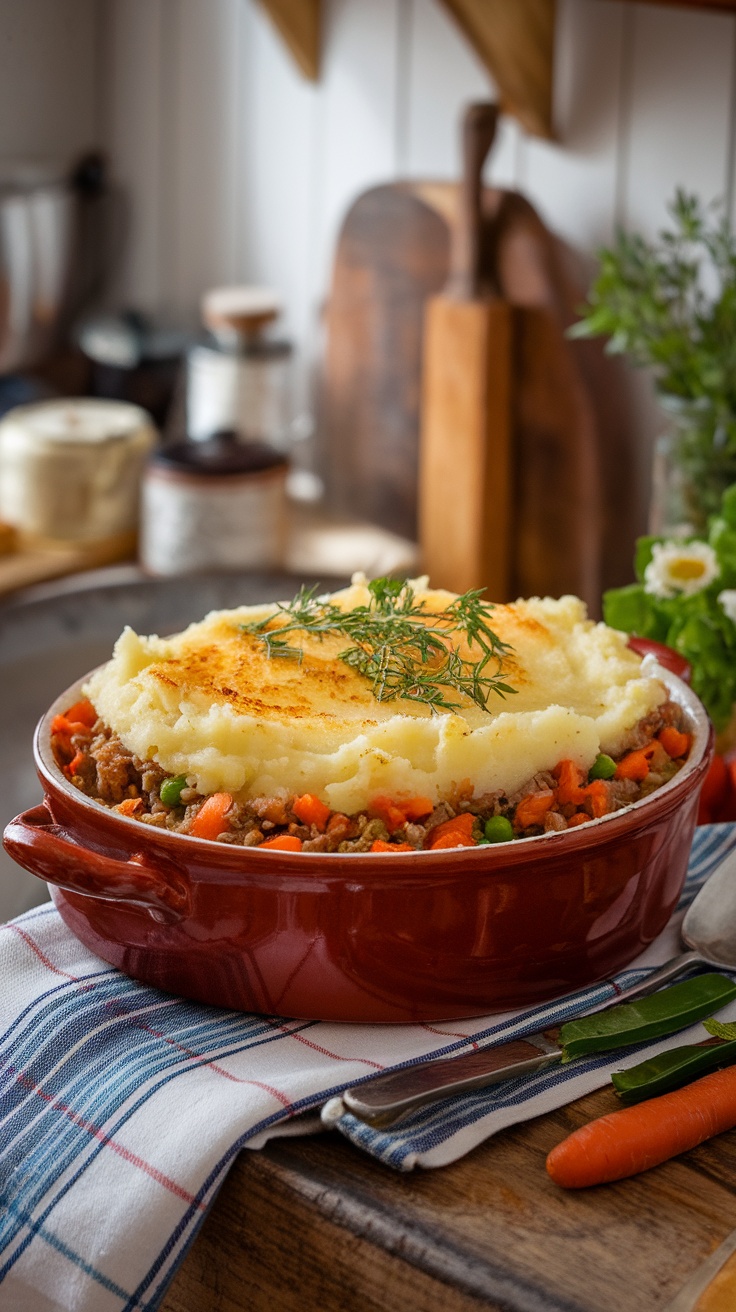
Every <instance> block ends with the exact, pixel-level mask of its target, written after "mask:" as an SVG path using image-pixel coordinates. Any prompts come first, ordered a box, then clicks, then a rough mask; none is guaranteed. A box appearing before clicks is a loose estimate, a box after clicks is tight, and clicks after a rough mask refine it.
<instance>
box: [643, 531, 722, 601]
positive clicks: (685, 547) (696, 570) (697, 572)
mask: <svg viewBox="0 0 736 1312" xmlns="http://www.w3.org/2000/svg"><path fill="white" fill-rule="evenodd" d="M718 574H719V569H718V558H717V556H716V553H715V551H714V550H713V548H712V547H709V546H708V543H707V542H657V543H655V545H654V547H653V550H652V559H651V560H650V562H649V564H648V565H647V567H646V569H645V570H644V591H645V592H649V593H651V595H652V596H653V597H664V598H668V597H679V596H684V597H691V596H692V595H693V593H694V592H702V590H703V588H707V587H708V584H709V583H712V582H713V580H714V579H717V578H718Z"/></svg>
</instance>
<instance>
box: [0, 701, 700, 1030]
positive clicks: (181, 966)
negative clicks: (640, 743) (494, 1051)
mask: <svg viewBox="0 0 736 1312" xmlns="http://www.w3.org/2000/svg"><path fill="white" fill-rule="evenodd" d="M668 682H669V683H670V686H671V691H672V695H673V696H674V697H676V699H677V700H678V701H680V702H681V704H682V705H683V706H684V707H685V709H686V712H687V714H688V716H689V719H690V721H691V725H692V729H693V732H694V734H695V741H694V744H693V748H692V751H691V756H690V759H689V761H688V763H687V764H686V766H685V767H684V768H683V770H682V771H681V773H680V774H679V775H678V776H677V777H676V778H675V779H673V780H671V781H670V783H669V784H666V785H665V786H664V787H663V788H662V789H660V790H659V791H658V792H657V793H655V794H653V795H652V796H651V797H650V798H647V799H646V800H644V801H642V802H638V803H636V804H635V805H634V806H632V807H630V808H628V809H626V810H625V811H620V812H618V813H616V814H615V815H613V816H610V817H606V818H604V819H602V820H597V821H593V822H591V823H590V824H587V825H581V826H579V827H578V828H576V829H573V830H568V831H567V832H566V833H561V834H556V833H552V834H545V835H542V836H540V837H538V838H528V839H521V840H517V841H515V842H512V843H506V844H499V845H497V846H489V847H480V848H455V849H445V850H442V851H438V852H422V853H413V852H410V853H402V854H397V855H392V854H388V855H386V854H380V855H378V854H372V853H361V854H352V855H343V854H338V853H335V854H319V855H318V854H316V853H310V854H307V853H304V854H302V853H291V852H282V851H278V850H265V851H261V850H258V849H253V848H241V847H231V846H229V845H228V844H224V843H215V842H209V841H207V840H204V839H199V838H191V837H188V836H185V835H181V834H174V833H171V832H169V831H166V830H160V829H155V828H153V827H150V826H145V825H142V824H141V823H140V822H138V821H136V820H133V819H130V818H127V817H124V816H121V815H118V814H117V813H115V812H112V811H109V810H107V809H105V808H104V807H102V806H100V805H99V804H98V803H96V802H93V801H91V800H90V799H89V798H86V797H84V796H83V795H82V794H81V793H79V792H78V791H77V790H76V789H75V788H74V787H73V786H72V785H71V784H69V783H68V781H67V780H66V779H65V778H64V776H63V775H62V773H61V772H60V771H59V769H58V768H57V766H56V764H55V763H54V761H53V757H52V754H51V749H50V744H49V736H50V735H49V726H50V721H51V718H52V717H53V715H54V714H55V713H56V712H57V711H58V710H59V709H61V708H62V707H64V706H68V705H69V704H70V702H72V701H73V700H75V699H76V697H77V696H78V687H79V685H77V686H75V688H74V689H71V690H70V691H69V692H68V693H66V694H64V696H63V697H61V698H59V699H58V701H57V702H56V703H55V704H54V706H53V707H52V708H51V710H50V711H49V713H48V715H46V716H45V717H44V719H43V720H42V721H41V724H40V725H39V727H38V730H37V734H36V743H35V750H36V761H37V766H38V771H39V775H40V778H41V782H42V784H43V786H44V790H45V794H46V797H45V803H44V805H42V806H39V807H36V808H34V809H33V810H32V811H28V812H26V813H25V814H24V815H23V816H19V817H18V818H17V819H16V820H14V821H13V822H12V823H11V824H10V825H9V826H8V828H7V829H6V831H5V836H4V843H5V847H6V849H7V850H8V851H9V852H10V854H11V855H12V856H13V857H14V858H15V859H16V860H17V861H18V862H19V863H20V864H21V865H23V866H25V868H26V869H28V870H31V871H32V872H33V873H34V874H37V875H39V876H40V877H41V878H42V879H46V880H48V881H50V882H51V883H52V884H53V885H55V887H54V888H53V890H52V892H53V897H54V901H55V902H56V905H57V907H58V909H59V911H60V913H61V915H62V917H63V919H64V920H65V921H66V923H67V924H68V925H69V927H70V929H72V931H73V932H74V933H75V934H76V935H77V936H78V938H80V939H81V940H82V942H83V943H85V944H86V945H87V946H88V947H89V948H91V950H92V951H93V952H95V953H96V954H97V955H98V956H100V957H102V958H103V959H104V960H106V961H109V962H111V963H112V964H114V965H116V966H118V967H120V969H121V970H123V971H125V973H126V974H128V975H131V976H133V977H134V978H136V979H139V980H143V981H144V982H146V983H148V984H153V985H156V986H157V987H158V988H162V989H166V990H167V991H169V992H172V993H178V994H181V995H182V996H185V997H188V998H195V999H198V1000H200V1001H202V1002H209V1003H215V1004H217V1005H219V1006H223V1007H231V1008H235V1009H239V1010H244V1011H255V1012H261V1013H267V1014H275V1015H284V1016H297V1017H304V1018H316V1019H325V1020H338V1021H367V1022H385V1021H430V1020H435V1021H436V1020H448V1019H453V1018H459V1017H466V1016H478V1015H484V1014H486V1013H488V1012H491V1011H499V1010H505V1009H507V1008H512V1007H520V1006H525V1005H527V1004H530V1003H534V1002H539V1001H541V1000H543V999H545V998H549V997H552V996H554V995H555V994H560V993H564V992H568V991H569V990H571V989H575V988H578V987H581V986H583V985H585V984H588V983H590V982H592V981H593V980H597V979H602V978H604V977H606V976H608V975H610V974H612V973H613V972H614V971H616V970H618V969H620V968H621V967H622V966H624V965H625V964H626V963H627V962H629V961H631V960H632V959H633V958H634V957H635V956H636V955H637V954H638V953H639V952H640V951H642V950H643V948H644V947H646V945H647V944H648V943H650V942H651V941H652V939H653V938H655V937H656V935H657V934H658V933H659V932H660V930H662V929H663V927H664V925H665V924H666V922H667V920H668V918H669V916H670V914H671V912H672V910H673V908H674V906H675V904H676V902H677V899H678V897H679V894H680V889H681V887H682V883H683V880H684V877H685V871H686V866H687V858H688V853H689V849H690V843H691V840H692V834H693V830H694V827H695V820H696V812H697V806H698V794H699V791H700V785H701V783H702V780H703V778H704V776H705V774H706V771H707V769H708V765H709V763H710V759H711V755H712V738H713V734H712V730H711V728H710V724H709V722H708V719H707V716H706V715H705V712H704V711H703V709H702V707H701V706H700V703H699V702H698V701H697V699H696V698H695V697H694V696H693V694H692V693H691V692H690V691H689V689H687V688H686V687H685V686H684V685H683V684H682V683H681V682H680V681H679V680H677V679H672V678H671V676H668Z"/></svg>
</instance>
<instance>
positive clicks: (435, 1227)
mask: <svg viewBox="0 0 736 1312" xmlns="http://www.w3.org/2000/svg"><path fill="white" fill-rule="evenodd" d="M615 1105H616V1099H615V1096H614V1094H613V1092H612V1090H610V1089H606V1090H601V1091H599V1092H598V1093H594V1094H590V1095H589V1096H587V1097H586V1098H583V1099H581V1100H580V1101H579V1102H577V1103H574V1104H572V1105H571V1106H569V1107H564V1108H561V1109H560V1110H559V1111H556V1112H552V1113H550V1114H548V1115H545V1116H542V1117H539V1118H537V1119H536V1120H534V1121H530V1122H528V1123H527V1124H526V1125H521V1126H519V1127H517V1128H515V1129H511V1130H505V1131H503V1132H502V1133H501V1134H499V1135H497V1136H496V1137H495V1138H493V1139H491V1140H488V1141H487V1142H486V1143H484V1144H482V1145H481V1146H480V1147H479V1148H477V1149H475V1151H474V1152H472V1153H470V1154H469V1155H468V1156H467V1157H465V1158H463V1159H462V1160H461V1161H460V1162H457V1163H455V1164H454V1165H453V1166H448V1167H443V1168H441V1169H439V1170H435V1171H422V1170H416V1171H413V1172H410V1173H408V1174H406V1175H402V1174H399V1173H397V1172H394V1171H392V1170H390V1169H389V1168H388V1167H385V1166H383V1165H381V1164H379V1163H378V1162H375V1161H374V1160H373V1159H372V1158H370V1157H368V1156H366V1155H365V1154H364V1153H362V1152H360V1151H359V1150H358V1149H356V1148H354V1147H353V1145H352V1144H350V1143H348V1142H347V1141H346V1140H344V1139H342V1137H341V1136H340V1135H339V1134H337V1133H333V1134H321V1135H319V1136H315V1137H306V1138H302V1139H282V1140H277V1141H274V1142H273V1143H272V1144H270V1145H268V1146H267V1147H266V1148H265V1149H264V1150H263V1151H262V1152H254V1153H249V1152H243V1153H242V1154H241V1156H240V1158H239V1159H238V1160H237V1162H236V1163H235V1165H234V1166H233V1168H232V1170H231V1172H230V1174H229V1176H228V1178H227V1179H226V1181H225V1184H224V1185H223V1187H222V1189H221V1191H220V1193H219V1195H218V1197H217V1200H216V1202H215V1204H214V1207H213V1209H212V1211H211V1213H210V1214H209V1216H208V1217H207V1219H206V1221H205V1222H204V1225H203V1227H202V1230H201V1232H200V1234H199V1235H198V1237H197V1239H196V1241H195V1243H194V1244H193V1246H192V1248H191V1249H190V1251H189V1253H188V1255H187V1257H186V1258H185V1260H184V1262H183V1264H182V1266H181V1267H180V1268H179V1271H178V1272H177V1274H176V1276H175V1277H174V1280H173V1282H172V1284H171V1286H170V1287H169V1290H168V1291H167V1295H166V1298H165V1299H164V1302H163V1303H162V1305H161V1309H160V1312H244V1309H248V1312H471V1309H478V1308H488V1309H491V1310H492V1312H665V1309H667V1307H668V1304H669V1303H670V1301H671V1300H672V1299H673V1298H674V1297H675V1295H677V1294H678V1292H679V1291H680V1290H681V1289H682V1287H683V1286H684V1285H685V1283H686V1282H687V1281H688V1280H689V1279H690V1278H692V1276H693V1274H694V1273H695V1272H696V1271H697V1270H698V1268H699V1267H700V1265H701V1263H702V1262H703V1261H704V1260H705V1259H706V1258H707V1257H708V1256H709V1254H711V1253H713V1251H714V1250H715V1249H716V1248H718V1246H719V1245H720V1244H721V1242H722V1241H723V1240H724V1239H725V1238H726V1236H727V1235H728V1234H729V1232H730V1231H731V1230H732V1229H733V1228H734V1227H736V1131H734V1132H732V1133H730V1134H726V1135H721V1136H720V1137H719V1138H718V1139H715V1140H713V1141H711V1142H710V1143H706V1144H703V1145H702V1146H701V1147H700V1148H698V1149H696V1150H695V1151H693V1152H691V1153H688V1154H686V1155H685V1156H683V1157H680V1158H678V1159H677V1160H675V1161H672V1162H668V1163H666V1164H665V1165H663V1166H660V1167H657V1168H656V1169H655V1170H653V1171H649V1172H647V1173H646V1174H644V1175H640V1176H638V1177H635V1178H633V1179H630V1180H626V1181H622V1182H620V1183H618V1184H613V1185H606V1186H602V1187H600V1188H597V1189H589V1190H581V1191H579V1192H572V1191H570V1192H567V1191H564V1190H562V1189H558V1188H557V1187H556V1186H555V1185H553V1184H552V1182H551V1181H550V1180H549V1179H548V1177H547V1175H546V1172H545V1169H544V1159H545V1156H546V1154H547V1152H548V1151H549V1149H550V1148H552V1147H553V1145H554V1144H555V1143H557V1142H559V1140H560V1139H562V1138H563V1137H564V1136H565V1134H567V1133H569V1131H570V1130H572V1129H574V1128H575V1127H577V1126H578V1125H581V1124H583V1123H584V1122H585V1121H587V1120H589V1119H590V1118H591V1117H592V1116H596V1115H602V1114H603V1113H604V1112H606V1111H611V1110H613V1108H614V1106H615ZM725 1271H726V1268H724V1272H725ZM713 1289H715V1286H713V1287H712V1290H713ZM712 1290H709V1292H708V1294H707V1295H705V1296H703V1297H702V1298H701V1301H699V1302H698V1303H697V1312H734V1309H736V1279H734V1280H729V1281H728V1288H727V1289H726V1292H725V1296H724V1294H723V1281H721V1285H720V1293H719V1294H718V1295H716V1294H715V1293H713V1292H712ZM690 1306H693V1305H692V1304H691V1305H690ZM688 1312H689V1309H688Z"/></svg>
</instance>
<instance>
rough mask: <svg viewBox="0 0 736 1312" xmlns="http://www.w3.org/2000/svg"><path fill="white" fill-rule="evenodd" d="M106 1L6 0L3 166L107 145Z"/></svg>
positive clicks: (0, 76) (1, 34)
mask: <svg viewBox="0 0 736 1312" xmlns="http://www.w3.org/2000/svg"><path fill="white" fill-rule="evenodd" d="M98 9H99V5H98V0H0V166H2V164H4V163H5V162H6V161H9V160H34V161H43V162H44V163H45V162H48V163H53V164H56V163H60V164H62V165H63V164H66V163H68V162H69V161H71V160H72V159H73V158H74V157H75V156H77V155H80V154H81V153H82V152H83V151H85V150H89V149H90V147H92V146H96V145H98V144H99V139H98V128H99V123H98V119H97V108H98V106H97V91H98V81H97V75H98V61H97V38H98V23H97V19H98Z"/></svg>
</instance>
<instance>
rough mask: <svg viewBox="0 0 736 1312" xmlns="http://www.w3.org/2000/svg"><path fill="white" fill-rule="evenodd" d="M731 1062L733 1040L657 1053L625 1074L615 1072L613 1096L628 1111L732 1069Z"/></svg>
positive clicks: (734, 1052)
mask: <svg viewBox="0 0 736 1312" xmlns="http://www.w3.org/2000/svg"><path fill="white" fill-rule="evenodd" d="M734 1062H736V1039H732V1040H731V1042H730V1043H715V1044H712V1045H710V1046H709V1047H707V1048H703V1047H695V1046H693V1045H685V1046H683V1047H682V1048H670V1050H669V1052H660V1054H659V1056H657V1057H650V1058H649V1059H648V1060H647V1061H642V1062H640V1063H639V1065H638V1066H632V1067H631V1069H630V1070H628V1071H614V1073H613V1074H612V1076H611V1079H612V1080H613V1084H614V1088H615V1090H616V1093H617V1094H618V1095H619V1097H620V1099H621V1101H622V1102H623V1103H625V1104H626V1106H627V1107H628V1106H630V1105H631V1104H632V1103H635V1102H644V1100H645V1098H656V1097H657V1095H658V1094H660V1093H669V1091H670V1090H671V1089H679V1088H680V1087H681V1086H682V1085H683V1084H689V1083H690V1081H691V1080H697V1079H698V1077H699V1076H700V1075H707V1074H708V1072H709V1071H716V1070H720V1069H721V1068H722V1067H723V1066H732V1065H733V1064H734Z"/></svg>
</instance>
